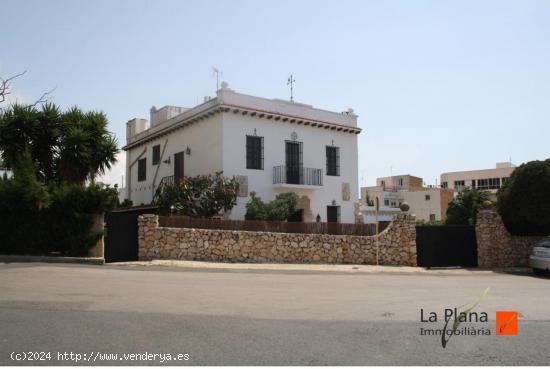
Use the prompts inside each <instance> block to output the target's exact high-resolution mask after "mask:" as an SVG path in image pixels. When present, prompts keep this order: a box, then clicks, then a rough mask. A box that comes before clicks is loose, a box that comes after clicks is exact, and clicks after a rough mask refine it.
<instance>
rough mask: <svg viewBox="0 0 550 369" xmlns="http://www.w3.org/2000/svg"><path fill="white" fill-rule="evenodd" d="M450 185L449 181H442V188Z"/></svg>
mask: <svg viewBox="0 0 550 369" xmlns="http://www.w3.org/2000/svg"><path fill="white" fill-rule="evenodd" d="M448 186H449V185H448V184H447V182H441V188H447V187H448Z"/></svg>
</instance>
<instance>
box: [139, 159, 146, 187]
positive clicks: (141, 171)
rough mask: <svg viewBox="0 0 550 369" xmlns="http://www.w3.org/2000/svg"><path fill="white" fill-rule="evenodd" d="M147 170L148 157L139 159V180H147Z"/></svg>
mask: <svg viewBox="0 0 550 369" xmlns="http://www.w3.org/2000/svg"><path fill="white" fill-rule="evenodd" d="M146 170H147V159H146V158H143V159H139V160H138V182H142V181H145V178H146V177H147V174H146Z"/></svg>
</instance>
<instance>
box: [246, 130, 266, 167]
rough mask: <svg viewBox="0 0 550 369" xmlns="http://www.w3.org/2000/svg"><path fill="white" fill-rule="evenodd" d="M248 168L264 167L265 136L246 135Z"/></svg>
mask: <svg viewBox="0 0 550 369" xmlns="http://www.w3.org/2000/svg"><path fill="white" fill-rule="evenodd" d="M246 169H264V138H263V137H258V136H246Z"/></svg>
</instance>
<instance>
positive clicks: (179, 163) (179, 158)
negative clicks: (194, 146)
mask: <svg viewBox="0 0 550 369" xmlns="http://www.w3.org/2000/svg"><path fill="white" fill-rule="evenodd" d="M182 178H183V151H182V152H178V153H176V154H174V182H175V183H178V182H179V181H180V180H181V179H182Z"/></svg>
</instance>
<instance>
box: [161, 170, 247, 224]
mask: <svg viewBox="0 0 550 369" xmlns="http://www.w3.org/2000/svg"><path fill="white" fill-rule="evenodd" d="M238 192H239V183H238V182H237V181H236V180H235V178H225V177H223V176H222V172H218V173H216V174H215V175H207V176H204V175H201V176H196V177H184V178H183V179H181V181H179V182H178V183H175V184H174V185H169V186H163V187H161V188H159V189H157V193H156V195H155V197H156V200H155V204H156V205H158V207H159V214H180V215H187V216H191V217H201V218H211V217H214V216H219V215H222V214H223V213H224V212H227V211H229V210H231V209H232V208H233V207H234V206H235V205H236V204H237V194H238Z"/></svg>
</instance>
